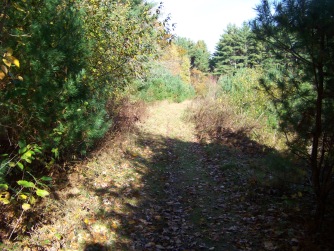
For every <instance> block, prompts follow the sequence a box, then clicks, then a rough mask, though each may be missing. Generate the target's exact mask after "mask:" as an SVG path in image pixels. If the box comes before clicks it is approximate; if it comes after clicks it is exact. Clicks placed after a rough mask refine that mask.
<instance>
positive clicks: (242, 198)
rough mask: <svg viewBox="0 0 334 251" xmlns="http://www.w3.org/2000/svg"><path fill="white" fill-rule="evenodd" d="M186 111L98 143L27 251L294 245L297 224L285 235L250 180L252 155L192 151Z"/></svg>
mask: <svg viewBox="0 0 334 251" xmlns="http://www.w3.org/2000/svg"><path fill="white" fill-rule="evenodd" d="M190 104H191V103H190V102H184V103H181V104H176V103H168V102H162V103H158V104H156V105H154V106H151V107H150V109H149V111H148V116H147V119H145V121H143V122H141V123H139V124H138V126H137V130H136V132H135V133H129V135H128V136H127V137H123V138H122V139H121V140H120V141H118V142H105V143H104V145H103V147H101V148H100V149H99V150H97V151H96V152H94V153H93V154H92V156H91V157H90V159H89V160H88V161H87V162H85V163H84V164H80V165H79V166H78V169H77V170H76V171H75V172H73V173H70V174H69V175H68V177H67V180H64V181H63V182H62V183H61V184H60V185H59V186H58V187H57V186H56V187H55V191H56V192H55V194H56V196H55V198H53V199H52V200H50V201H49V203H48V205H47V208H46V209H45V213H46V214H49V216H48V217H47V218H48V219H49V220H48V221H45V222H43V223H41V224H40V225H39V226H36V228H35V229H36V230H34V231H32V233H31V238H30V239H29V243H30V246H34V245H35V246H39V245H41V243H44V244H43V245H44V247H46V249H45V250H60V249H62V250H85V251H93V250H173V251H177V250H290V249H291V245H296V243H292V244H291V239H293V238H294V237H295V236H296V233H297V232H298V225H296V226H288V224H289V223H288V222H287V221H286V220H287V219H286V218H287V215H286V214H285V213H284V210H283V209H282V207H283V206H284V205H283V204H280V205H278V204H277V201H271V199H270V196H271V197H272V196H275V194H274V195H273V194H271V193H272V192H273V193H274V192H275V191H266V190H265V189H261V188H260V189H259V188H256V186H255V183H256V180H252V177H253V176H252V175H253V172H252V171H251V168H250V167H251V166H252V165H256V163H257V162H256V161H257V160H256V156H247V155H245V154H242V153H240V152H238V151H237V150H233V149H229V148H228V147H224V146H223V145H218V144H213V143H206V144H203V143H202V144H200V143H199V142H198V140H197V138H196V132H195V128H194V125H193V124H191V123H190V122H187V121H186V120H185V119H184V116H185V110H186V109H187V107H188V106H189V105H190ZM64 184H66V185H64ZM269 193H270V195H269ZM278 196H281V195H278ZM289 210H291V208H289ZM50 215H51V216H50ZM32 250H33V249H32ZM296 250H297V249H296Z"/></svg>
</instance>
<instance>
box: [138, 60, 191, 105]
mask: <svg viewBox="0 0 334 251" xmlns="http://www.w3.org/2000/svg"><path fill="white" fill-rule="evenodd" d="M136 93H137V94H136V95H137V96H138V97H139V98H140V99H142V100H145V101H147V102H152V101H156V100H171V101H176V102H182V101H184V100H185V99H188V98H191V97H193V96H194V89H193V87H192V86H191V85H190V84H187V83H184V82H183V81H182V80H181V78H180V77H179V76H175V75H173V74H171V72H170V71H169V70H167V69H166V68H164V67H162V66H159V65H155V66H154V67H153V68H152V70H151V72H150V73H149V75H148V76H147V78H146V79H145V80H142V81H138V82H137V91H136Z"/></svg>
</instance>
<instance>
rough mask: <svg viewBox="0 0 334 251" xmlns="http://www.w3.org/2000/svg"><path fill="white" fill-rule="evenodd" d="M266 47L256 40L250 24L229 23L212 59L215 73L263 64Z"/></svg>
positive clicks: (229, 72)
mask: <svg viewBox="0 0 334 251" xmlns="http://www.w3.org/2000/svg"><path fill="white" fill-rule="evenodd" d="M263 59H264V48H263V46H262V44H261V43H260V42H259V41H256V40H255V37H254V34H253V33H252V32H251V30H250V27H249V25H247V24H246V23H244V24H243V26H242V27H240V28H239V27H237V26H236V25H232V24H230V25H228V26H227V28H226V31H225V33H224V34H222V35H221V38H220V40H219V42H218V44H217V47H216V52H215V53H214V54H213V58H212V60H211V67H212V68H213V72H214V73H215V74H218V75H221V74H233V73H234V72H235V71H237V69H239V68H244V67H254V66H257V65H261V64H262V60H263Z"/></svg>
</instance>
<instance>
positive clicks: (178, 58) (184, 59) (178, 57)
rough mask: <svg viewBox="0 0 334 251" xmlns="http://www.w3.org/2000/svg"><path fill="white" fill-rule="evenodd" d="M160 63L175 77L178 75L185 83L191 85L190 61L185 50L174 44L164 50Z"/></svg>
mask: <svg viewBox="0 0 334 251" xmlns="http://www.w3.org/2000/svg"><path fill="white" fill-rule="evenodd" d="M160 62H161V64H162V65H163V66H164V67H166V68H167V69H168V70H169V71H170V72H171V73H172V74H173V75H175V76H177V75H178V76H180V77H181V79H182V81H183V82H185V83H190V70H189V69H190V59H189V57H188V55H187V54H186V51H185V50H184V49H183V48H181V47H180V46H177V45H176V44H174V43H172V44H170V45H169V46H167V47H166V48H165V49H164V51H163V54H162V56H161V58H160Z"/></svg>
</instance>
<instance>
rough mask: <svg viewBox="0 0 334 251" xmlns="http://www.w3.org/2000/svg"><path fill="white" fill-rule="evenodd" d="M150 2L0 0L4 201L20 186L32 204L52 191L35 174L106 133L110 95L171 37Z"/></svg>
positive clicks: (0, 183) (0, 181) (1, 178)
mask: <svg viewBox="0 0 334 251" xmlns="http://www.w3.org/2000/svg"><path fill="white" fill-rule="evenodd" d="M151 7H152V5H150V4H146V3H144V2H143V1H134V2H129V1H112V0H110V1H95V0H85V1H72V0H60V1H59V0H50V1H40V0H38V1H32V0H27V1H15V2H10V1H1V3H0V17H1V18H0V53H1V55H3V58H1V59H2V63H1V64H0V66H1V69H0V91H1V92H0V154H2V155H1V160H0V163H1V168H0V188H1V190H6V192H5V193H6V194H5V195H4V196H3V197H4V198H5V199H6V200H7V201H6V202H8V203H9V202H10V198H12V199H13V198H17V197H18V196H21V192H23V193H24V194H23V195H22V196H21V198H22V199H23V200H24V203H23V204H22V208H23V209H24V210H28V209H29V208H30V204H33V203H32V202H29V200H30V199H31V198H33V197H32V195H34V196H35V195H37V197H45V196H47V195H48V192H47V190H46V189H45V186H44V185H43V184H44V183H45V182H46V183H47V182H49V181H50V178H48V177H45V176H43V177H42V178H38V177H40V176H41V175H43V172H46V171H51V169H52V168H53V166H54V164H55V163H56V162H57V161H59V160H67V159H69V158H73V157H76V156H78V155H84V154H86V152H87V150H88V149H90V148H91V147H92V146H93V145H94V143H95V142H96V140H97V139H99V138H101V137H103V136H104V135H105V133H106V132H107V130H108V129H109V128H110V125H111V124H112V121H111V120H110V117H109V114H108V112H107V108H106V106H107V103H109V100H110V99H112V98H113V96H114V95H115V93H119V92H120V91H121V90H122V88H123V87H124V86H125V85H126V84H129V83H132V81H133V80H134V79H135V78H136V77H137V76H140V75H142V74H144V73H145V71H146V69H145V67H144V62H146V61H148V59H149V58H153V57H154V56H155V54H156V50H157V48H158V46H159V43H162V42H164V41H165V40H167V39H169V36H168V34H166V29H165V27H164V24H162V23H159V22H158V16H157V15H156V14H151V13H150V9H151ZM87 16H89V18H87ZM165 25H166V23H165ZM10 48H12V49H10ZM43 167H44V168H43ZM45 167H46V168H45ZM17 180H19V181H18V182H16V181H17ZM7 190H11V191H13V192H14V194H16V195H15V196H13V194H10V192H9V191H7ZM19 191H21V192H19ZM1 198H2V197H1ZM32 200H34V199H32Z"/></svg>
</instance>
